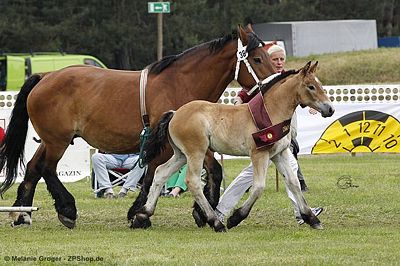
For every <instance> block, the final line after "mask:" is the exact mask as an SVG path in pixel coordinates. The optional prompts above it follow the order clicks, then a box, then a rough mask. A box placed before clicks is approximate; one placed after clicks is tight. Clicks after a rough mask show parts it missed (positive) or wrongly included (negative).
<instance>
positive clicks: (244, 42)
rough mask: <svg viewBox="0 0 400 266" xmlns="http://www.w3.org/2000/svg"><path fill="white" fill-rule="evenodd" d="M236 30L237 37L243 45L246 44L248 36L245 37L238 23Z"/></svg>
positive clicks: (244, 32) (245, 34)
mask: <svg viewBox="0 0 400 266" xmlns="http://www.w3.org/2000/svg"><path fill="white" fill-rule="evenodd" d="M237 32H238V33H239V38H240V40H241V41H242V43H243V46H246V45H247V43H248V38H247V33H246V31H245V30H244V29H243V27H242V25H240V24H239V25H238V27H237Z"/></svg>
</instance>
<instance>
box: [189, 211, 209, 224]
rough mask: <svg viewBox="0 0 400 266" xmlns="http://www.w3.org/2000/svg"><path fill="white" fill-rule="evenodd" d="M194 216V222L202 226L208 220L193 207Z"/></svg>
mask: <svg viewBox="0 0 400 266" xmlns="http://www.w3.org/2000/svg"><path fill="white" fill-rule="evenodd" d="M192 216H193V218H194V222H195V223H196V225H197V226H198V227H200V228H201V227H204V226H205V225H206V224H207V221H206V220H204V217H202V216H201V215H200V213H199V212H198V211H197V210H196V209H193V212H192Z"/></svg>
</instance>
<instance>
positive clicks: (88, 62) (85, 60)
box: [83, 58, 102, 67]
mask: <svg viewBox="0 0 400 266" xmlns="http://www.w3.org/2000/svg"><path fill="white" fill-rule="evenodd" d="M83 62H84V63H85V65H91V66H97V67H102V66H101V65H100V64H99V63H97V62H96V61H95V60H93V59H90V58H85V59H84V60H83Z"/></svg>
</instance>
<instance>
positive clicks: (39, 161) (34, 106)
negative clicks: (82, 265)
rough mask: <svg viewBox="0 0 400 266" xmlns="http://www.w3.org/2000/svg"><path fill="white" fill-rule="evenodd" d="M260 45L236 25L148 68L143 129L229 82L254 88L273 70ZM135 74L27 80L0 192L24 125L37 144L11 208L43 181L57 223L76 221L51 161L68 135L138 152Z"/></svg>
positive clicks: (17, 155) (85, 69) (10, 177)
mask: <svg viewBox="0 0 400 266" xmlns="http://www.w3.org/2000/svg"><path fill="white" fill-rule="evenodd" d="M263 45H264V43H263V42H262V41H261V40H260V38H259V37H258V36H257V35H256V34H255V33H254V32H253V31H252V30H251V29H249V28H247V29H245V28H243V27H241V26H240V25H239V26H238V27H237V29H236V30H234V31H233V32H232V33H231V34H228V35H225V36H224V37H222V38H218V39H215V40H213V41H210V42H207V43H203V44H200V45H198V46H195V47H193V48H190V49H188V50H186V51H184V52H183V53H181V54H179V55H172V56H167V57H164V58H163V59H162V60H160V61H158V62H155V63H153V64H151V65H150V66H148V67H147V68H146V69H147V70H148V76H147V86H146V98H145V104H146V109H147V115H148V121H149V125H150V127H153V126H154V125H155V124H156V123H157V121H158V120H159V118H160V116H161V115H162V114H163V113H164V112H165V111H168V110H170V109H177V108H179V107H180V106H182V105H184V104H185V103H188V102H190V101H192V100H196V99H197V100H198V99H202V100H207V101H211V102H216V101H217V100H218V99H219V98H220V96H221V94H222V93H223V91H224V90H225V88H226V87H227V85H228V84H229V83H230V82H231V81H232V80H233V79H234V78H235V79H236V80H237V81H238V83H239V84H241V85H242V86H245V87H254V86H259V85H260V84H261V83H262V82H263V80H264V79H265V78H266V77H268V76H269V75H271V74H272V73H274V72H275V69H274V67H273V66H272V64H271V62H270V60H269V57H268V55H267V54H266V52H265V51H264V49H263V48H262V46H263ZM141 73H143V71H142V72H140V71H122V70H111V69H101V68H96V67H90V66H72V67H67V68H64V69H62V70H58V71H54V72H49V73H44V74H38V75H33V76H31V77H30V78H29V79H28V80H27V81H26V82H25V84H24V85H23V87H22V88H21V91H20V92H19V94H18V97H17V99H16V102H15V106H14V108H13V111H12V115H11V119H10V123H9V125H8V128H7V132H6V137H5V139H4V142H3V143H2V145H1V148H0V170H2V169H3V168H4V166H5V169H6V178H5V181H4V182H3V183H2V184H1V186H0V194H1V195H2V194H3V193H4V192H5V191H6V190H7V189H8V188H9V187H10V186H11V185H12V184H13V183H14V181H15V177H16V173H17V172H18V162H19V161H20V162H22V163H23V162H24V145H25V139H26V135H27V129H28V120H29V119H30V121H31V122H32V125H33V127H34V129H35V130H36V132H37V134H38V135H39V137H40V138H41V143H40V145H39V147H38V149H37V150H36V152H35V154H34V155H33V157H32V158H31V160H30V161H29V162H28V164H27V166H26V171H25V176H24V180H23V182H22V183H21V184H20V185H19V187H18V194H17V199H16V201H15V203H14V205H13V206H32V202H33V197H34V193H35V189H36V185H37V183H38V181H39V179H40V178H41V177H43V178H44V180H45V182H46V185H47V189H48V190H49V192H50V194H51V195H52V197H53V199H54V201H55V204H54V205H55V209H56V211H57V213H58V218H59V220H60V222H61V223H62V224H63V225H65V226H67V227H68V228H73V227H74V226H75V224H76V219H77V210H76V205H75V199H74V197H73V196H72V195H71V194H70V193H69V192H68V191H67V189H66V188H65V187H64V185H63V184H62V183H61V181H60V180H59V179H58V176H57V172H56V168H57V163H58V161H59V160H60V159H61V157H62V156H63V154H64V152H65V150H66V149H67V147H68V146H69V145H70V143H71V142H72V141H73V139H74V138H75V137H81V138H83V139H84V140H85V141H86V142H87V143H89V144H90V145H91V146H93V147H94V148H97V149H100V150H102V151H105V152H108V153H135V152H139V149H140V139H139V135H140V133H141V132H142V130H143V124H142V116H141V112H142V111H143V110H141V108H140V101H141V100H142V98H141V93H140V90H139V87H140V86H139V84H140V83H141V82H142V80H143V78H141ZM142 95H143V93H142ZM171 155H172V150H171V149H170V150H169V151H166V152H165V153H164V154H163V155H161V156H159V157H158V158H155V160H154V161H153V162H151V163H150V165H149V168H148V173H147V176H146V177H145V178H144V182H143V183H144V184H143V186H142V190H141V192H140V194H139V196H138V197H137V199H136V201H135V202H134V203H133V205H132V206H131V208H130V210H129V211H128V220H130V219H132V218H133V217H134V215H135V213H136V211H137V210H138V209H140V208H141V207H142V206H143V204H144V203H145V199H146V198H147V193H148V190H149V187H150V185H151V183H152V180H153V174H154V170H155V168H156V167H157V166H158V165H159V164H160V163H163V162H165V161H166V160H167V159H168V158H170V156H171ZM209 158H210V157H209ZM207 161H208V162H211V163H209V166H208V169H209V171H213V172H214V173H215V175H214V177H213V178H214V180H217V181H216V182H217V184H218V182H219V183H220V182H221V180H222V171H221V166H220V165H219V163H218V162H217V161H216V160H215V159H214V158H213V157H212V159H209V160H206V162H207ZM213 167H214V170H213ZM210 169H211V170H210ZM211 175H212V173H211ZM209 181H210V180H209ZM210 183H211V182H210ZM206 187H207V186H206ZM215 187H217V188H218V190H216V189H215ZM208 189H209V190H210V192H207V193H209V195H210V198H209V200H210V202H211V203H212V204H213V205H215V206H216V204H218V199H219V184H218V185H214V186H212V185H210V186H209V188H208ZM215 191H217V193H216V192H215ZM195 213H196V212H195V211H194V214H195ZM10 216H11V218H12V219H13V220H14V221H13V224H14V225H19V224H24V223H26V224H31V222H32V219H31V213H26V212H14V213H10ZM194 217H195V218H196V217H201V215H200V214H198V215H194Z"/></svg>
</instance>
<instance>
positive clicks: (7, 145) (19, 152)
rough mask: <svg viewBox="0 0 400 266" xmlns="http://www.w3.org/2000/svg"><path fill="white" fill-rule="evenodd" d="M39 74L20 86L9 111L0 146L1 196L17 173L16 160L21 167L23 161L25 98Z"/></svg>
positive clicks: (39, 77)
mask: <svg viewBox="0 0 400 266" xmlns="http://www.w3.org/2000/svg"><path fill="white" fill-rule="evenodd" d="M40 79H41V76H39V75H33V76H31V77H29V78H28V79H27V80H26V82H25V84H24V85H23V86H22V88H21V91H20V92H19V94H18V97H17V100H16V101H15V105H14V109H13V111H12V113H11V119H10V123H9V124H8V127H7V131H6V135H5V137H4V140H3V142H2V143H1V147H0V171H1V170H3V168H4V165H5V164H6V162H7V164H6V178H5V180H4V182H3V183H2V184H1V185H0V195H1V196H2V195H3V193H4V192H6V190H7V189H9V188H10V187H11V186H12V184H13V183H14V182H15V179H16V178H17V174H18V161H20V165H21V166H22V167H24V166H25V163H24V148H25V141H26V135H27V132H28V120H29V115H28V111H27V107H26V100H27V98H28V95H29V93H30V92H31V90H32V89H33V87H35V85H36V84H37V83H38V82H39V81H40Z"/></svg>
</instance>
